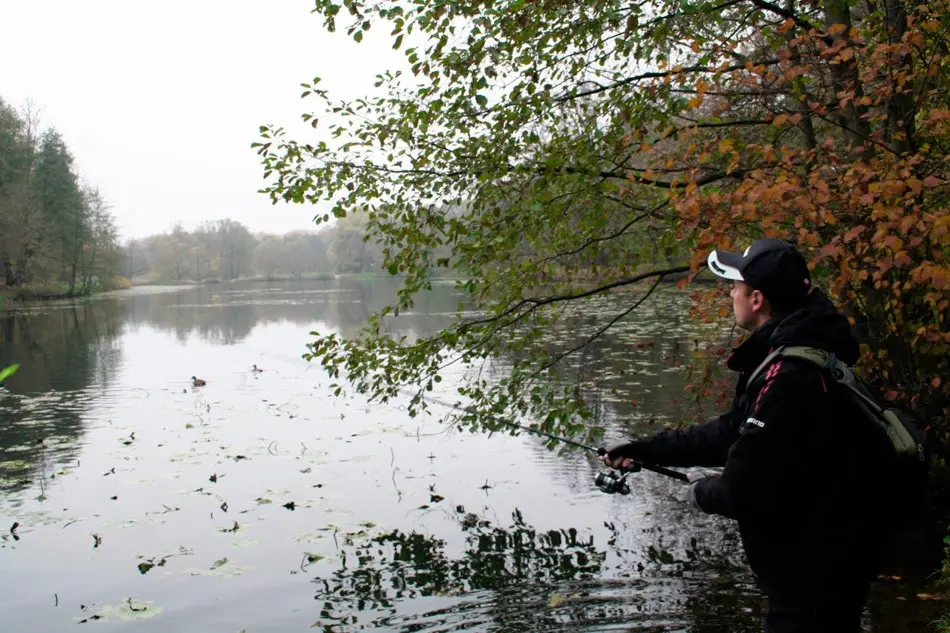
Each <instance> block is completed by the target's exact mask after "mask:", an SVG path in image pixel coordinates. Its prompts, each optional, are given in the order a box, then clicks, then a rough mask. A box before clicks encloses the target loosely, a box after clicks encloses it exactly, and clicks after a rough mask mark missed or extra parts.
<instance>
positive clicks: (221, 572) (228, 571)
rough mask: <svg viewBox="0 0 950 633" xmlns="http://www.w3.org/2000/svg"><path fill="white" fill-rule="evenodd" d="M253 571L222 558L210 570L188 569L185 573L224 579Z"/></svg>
mask: <svg viewBox="0 0 950 633" xmlns="http://www.w3.org/2000/svg"><path fill="white" fill-rule="evenodd" d="M251 569H253V568H252V567H241V566H239V565H233V564H231V563H230V561H229V560H228V559H227V558H222V559H221V560H216V561H214V563H213V564H212V566H211V567H210V568H208V569H186V570H185V573H187V574H190V575H192V576H221V577H223V578H231V577H234V576H240V575H241V574H243V573H244V572H246V571H250V570H251Z"/></svg>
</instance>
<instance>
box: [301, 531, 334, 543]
mask: <svg viewBox="0 0 950 633" xmlns="http://www.w3.org/2000/svg"><path fill="white" fill-rule="evenodd" d="M323 538H326V535H324V534H318V533H316V532H302V533H300V534H297V535H296V536H294V540H295V541H297V542H298V543H315V542H316V541H319V540H320V539H323Z"/></svg>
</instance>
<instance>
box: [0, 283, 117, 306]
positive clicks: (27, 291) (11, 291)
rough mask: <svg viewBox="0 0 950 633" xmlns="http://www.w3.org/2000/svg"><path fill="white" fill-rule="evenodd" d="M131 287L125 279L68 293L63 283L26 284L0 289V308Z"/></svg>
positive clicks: (65, 284)
mask: <svg viewBox="0 0 950 633" xmlns="http://www.w3.org/2000/svg"><path fill="white" fill-rule="evenodd" d="M131 287H132V282H130V281H129V280H128V279H126V278H125V277H118V276H116V277H113V278H112V279H109V280H107V281H106V283H103V284H90V285H88V286H85V287H83V286H79V285H77V286H76V287H74V288H73V290H72V291H71V292H70V289H69V284H68V283H64V282H46V283H36V284H27V285H25V286H16V287H9V286H3V287H0V308H2V307H3V306H4V304H5V303H9V302H11V301H18V302H22V301H48V300H53V299H74V298H77V297H88V296H90V295H94V294H97V293H99V292H106V291H109V290H122V289H127V288H131Z"/></svg>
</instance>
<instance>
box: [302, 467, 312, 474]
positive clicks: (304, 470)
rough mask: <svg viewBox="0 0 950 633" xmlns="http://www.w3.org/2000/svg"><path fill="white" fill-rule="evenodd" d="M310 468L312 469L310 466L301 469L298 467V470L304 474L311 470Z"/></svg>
mask: <svg viewBox="0 0 950 633" xmlns="http://www.w3.org/2000/svg"><path fill="white" fill-rule="evenodd" d="M312 470H313V469H312V468H301V469H300V472H302V473H303V474H305V475H306V474H307V473H309V472H311V471H312Z"/></svg>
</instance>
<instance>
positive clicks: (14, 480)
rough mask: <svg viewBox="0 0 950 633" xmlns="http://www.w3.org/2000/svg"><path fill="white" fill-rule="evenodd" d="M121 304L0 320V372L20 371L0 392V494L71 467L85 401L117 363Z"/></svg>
mask: <svg viewBox="0 0 950 633" xmlns="http://www.w3.org/2000/svg"><path fill="white" fill-rule="evenodd" d="M121 326H122V307H121V304H120V303H114V302H97V303H80V304H68V305H63V306H56V307H51V308H49V309H46V310H37V311H34V312H13V313H7V314H3V315H0V366H4V367H5V366H7V365H8V364H12V363H14V362H16V363H19V364H20V370H19V372H18V373H17V374H16V375H15V376H14V377H13V378H11V379H10V380H8V381H7V388H5V389H0V489H13V490H16V489H20V488H23V487H25V486H26V485H29V483H30V481H31V477H32V475H31V471H33V470H35V469H36V468H40V469H41V470H42V472H43V477H42V479H44V480H45V479H48V478H55V476H56V474H57V473H56V469H57V468H61V467H62V466H63V465H64V464H66V463H69V462H72V461H73V460H74V458H75V455H76V452H77V450H78V445H79V440H80V438H81V437H82V435H83V432H84V425H83V419H82V418H83V413H84V410H85V408H86V406H87V405H88V403H89V401H90V400H91V399H93V398H95V397H96V396H97V394H99V393H100V392H101V391H102V390H103V389H105V388H106V386H107V385H108V384H109V383H110V382H111V381H112V379H113V377H114V376H115V375H116V373H117V371H118V368H119V364H120V362H121V356H122V351H121V345H120V342H119V341H120V338H119V333H120V330H121Z"/></svg>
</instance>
